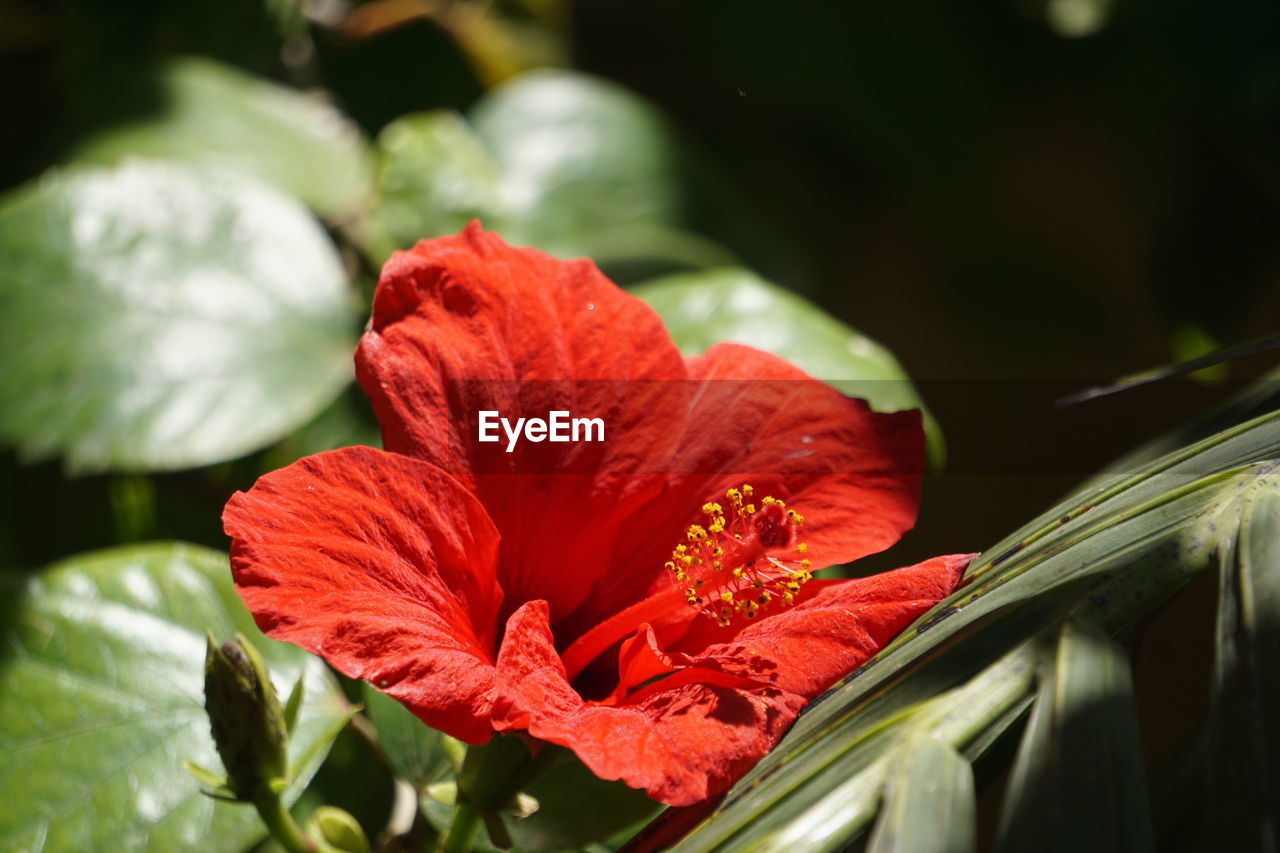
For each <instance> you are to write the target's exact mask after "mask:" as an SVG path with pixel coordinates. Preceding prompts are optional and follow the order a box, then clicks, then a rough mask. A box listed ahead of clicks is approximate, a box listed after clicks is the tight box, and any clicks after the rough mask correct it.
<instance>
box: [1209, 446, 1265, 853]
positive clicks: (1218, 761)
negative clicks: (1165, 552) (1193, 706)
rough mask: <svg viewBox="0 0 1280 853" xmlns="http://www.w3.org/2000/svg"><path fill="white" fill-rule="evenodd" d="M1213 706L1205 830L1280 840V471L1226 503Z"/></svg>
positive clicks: (1241, 841) (1256, 845) (1230, 844)
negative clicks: (1279, 835)
mask: <svg viewBox="0 0 1280 853" xmlns="http://www.w3.org/2000/svg"><path fill="white" fill-rule="evenodd" d="M1213 528H1214V529H1212V530H1207V531H1206V534H1207V535H1214V534H1216V535H1217V536H1218V537H1219V541H1220V543H1221V544H1220V546H1219V550H1220V554H1221V563H1220V566H1219V569H1220V576H1219V584H1218V589H1219V601H1218V631H1217V649H1216V660H1215V662H1214V679H1213V696H1212V703H1211V713H1210V733H1209V750H1208V758H1207V766H1208V780H1207V781H1208V783H1209V784H1208V796H1207V797H1206V810H1207V814H1206V820H1207V824H1208V826H1207V832H1208V835H1207V837H1211V838H1213V839H1215V841H1216V842H1217V843H1218V844H1220V845H1221V849H1224V850H1227V849H1229V850H1241V851H1247V850H1269V849H1274V848H1275V847H1276V844H1277V842H1280V837H1278V834H1280V723H1278V721H1280V471H1277V472H1274V473H1272V474H1271V476H1269V477H1266V478H1262V479H1259V480H1258V481H1256V482H1254V483H1252V484H1250V485H1249V486H1248V487H1247V488H1246V489H1244V490H1243V491H1241V492H1239V493H1237V494H1233V495H1231V496H1230V498H1229V500H1228V501H1226V502H1225V506H1224V507H1223V511H1222V512H1220V513H1218V514H1217V515H1216V516H1215V518H1214V520H1213Z"/></svg>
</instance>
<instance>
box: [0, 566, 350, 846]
mask: <svg viewBox="0 0 1280 853" xmlns="http://www.w3.org/2000/svg"><path fill="white" fill-rule="evenodd" d="M4 601H5V603H6V606H7V607H11V608H12V612H11V613H8V614H6V618H5V619H4V626H5V627H4V637H3V643H0V649H3V655H4V657H3V660H2V661H0V754H3V755H4V756H5V760H4V761H3V762H0V849H4V850H41V849H43V850H112V851H135V850H154V851H170V850H196V849H199V850H227V851H232V850H241V849H243V848H244V847H245V846H246V845H248V844H251V843H253V842H254V841H255V840H257V839H259V838H261V837H262V836H263V835H264V834H265V830H264V829H263V828H262V826H261V823H260V822H259V820H258V816H257V814H256V813H255V812H254V810H253V809H252V808H250V807H247V806H244V805H241V804H228V803H220V802H215V801H214V800H212V799H210V798H208V797H206V796H204V795H203V794H201V793H200V789H199V785H198V784H197V782H196V780H195V779H193V778H192V777H191V776H190V775H188V771H187V770H186V769H184V766H183V764H184V762H185V761H190V762H193V763H195V764H197V765H201V766H203V767H206V768H211V769H212V768H217V769H220V768H221V764H220V762H219V760H218V756H217V753H216V752H215V750H214V746H213V740H212V738H211V737H210V734H209V720H208V718H207V717H206V715H205V711H204V697H203V692H202V684H203V680H204V674H203V667H204V664H203V654H204V643H205V638H204V631H205V629H209V630H212V631H213V633H214V635H215V636H218V637H229V636H231V635H232V634H233V633H234V632H236V631H241V632H243V633H245V634H247V635H249V636H252V637H253V642H254V643H255V644H256V645H257V646H258V648H259V650H260V651H261V652H262V654H263V656H264V658H265V659H266V660H267V662H268V664H269V665H270V668H271V671H272V678H273V680H274V682H275V684H276V688H277V690H280V691H282V692H283V693H285V694H287V693H288V691H289V689H290V688H291V687H292V686H293V684H294V683H295V682H296V681H297V680H298V679H299V678H303V679H305V684H306V688H305V690H306V692H305V696H304V699H303V702H302V707H301V716H300V718H299V721H298V726H297V729H296V730H295V731H294V733H293V736H292V738H291V740H290V745H289V758H290V762H291V764H292V765H293V766H294V767H295V773H296V775H295V778H294V782H293V785H292V786H291V788H290V795H289V796H290V799H294V798H296V797H297V795H298V794H299V793H300V791H301V789H302V787H303V786H304V785H305V783H306V781H307V780H308V779H310V777H311V775H312V774H313V773H314V772H315V771H316V769H317V767H318V766H319V764H320V762H321V761H322V760H323V758H324V755H325V753H326V752H327V751H328V747H329V743H330V741H331V740H332V738H333V737H334V735H336V733H337V730H338V729H339V728H340V727H341V725H342V724H343V722H344V721H345V719H346V709H347V705H346V702H345V700H344V699H343V698H342V695H341V693H340V692H339V690H338V688H337V685H336V683H335V681H334V679H333V677H332V676H331V675H330V674H329V671H328V669H327V668H326V667H325V665H324V663H323V662H322V661H320V660H319V659H318V658H315V657H312V656H311V655H308V654H306V653H305V652H302V651H301V650H299V649H298V648H296V647H294V646H289V645H285V644H282V643H276V642H274V641H271V640H268V639H266V638H265V637H263V636H262V635H261V634H259V633H258V631H257V629H256V628H255V627H254V624H253V618H252V616H250V614H249V612H248V611H247V610H245V608H244V606H243V605H242V604H241V603H240V600H239V598H238V596H237V595H236V593H235V590H234V588H233V587H232V584H231V573H230V570H229V568H228V565H227V558H226V555H225V554H221V553H218V552H215V551H210V550H207V549H204V548H197V547H195V546H191V545H182V544H156V545H147V546H134V547H127V548H119V549H114V550H110V551H102V552H97V553H93V554H86V555H81V556H78V557H73V558H71V559H70V560H67V561H65V562H62V563H59V564H57V565H54V566H52V567H50V568H49V569H47V570H46V571H45V572H43V573H42V574H40V575H37V576H35V577H33V578H31V579H30V580H28V581H25V582H24V583H22V584H21V585H20V586H19V587H18V588H17V589H11V590H9V591H8V594H7V595H6V597H5V599H4Z"/></svg>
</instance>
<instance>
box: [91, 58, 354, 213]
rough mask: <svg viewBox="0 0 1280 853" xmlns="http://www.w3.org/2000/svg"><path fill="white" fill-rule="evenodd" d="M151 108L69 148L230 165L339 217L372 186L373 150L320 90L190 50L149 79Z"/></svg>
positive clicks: (105, 156)
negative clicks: (156, 100)
mask: <svg viewBox="0 0 1280 853" xmlns="http://www.w3.org/2000/svg"><path fill="white" fill-rule="evenodd" d="M147 82H148V84H149V87H150V88H152V89H154V90H155V92H156V94H157V96H158V98H159V103H158V105H157V107H156V109H155V111H154V113H153V114H150V115H147V116H146V117H144V118H141V119H138V120H135V121H131V122H128V123H126V124H122V125H119V126H117V127H114V128H111V129H109V130H107V131H104V132H102V133H100V134H98V135H96V136H94V137H92V138H90V139H88V140H86V141H85V142H84V143H83V144H81V145H80V146H79V147H78V148H77V149H76V150H75V151H74V152H73V153H72V156H73V158H74V159H76V160H79V161H81V162H84V163H94V164H99V165H115V164H117V163H120V162H121V161H123V160H125V159H127V158H131V157H146V158H153V159H160V160H176V161H181V162H186V163H198V164H203V165H213V166H218V167H224V168H227V169H229V170H231V171H238V172H242V173H244V174H246V175H249V176H251V177H254V178H257V179H259V180H262V181H265V182H267V183H270V184H273V185H274V186H275V187H276V188H277V189H280V190H282V191H283V192H286V193H288V194H290V195H293V196H296V197H297V198H299V199H301V200H302V201H303V202H305V203H306V204H308V205H310V206H311V207H312V208H314V209H315V210H316V211H317V212H319V213H320V214H322V215H324V216H326V217H328V218H330V219H340V218H343V217H345V216H347V215H350V214H351V213H353V212H355V210H356V209H357V208H358V207H360V206H361V205H362V204H364V203H365V202H366V201H367V200H368V198H369V195H370V194H371V192H372V184H373V155H372V151H371V150H370V148H369V145H368V143H366V142H365V140H364V139H363V138H362V137H361V135H360V133H359V131H358V130H357V129H356V127H355V125H354V124H353V123H352V122H351V121H350V120H349V119H347V117H346V116H344V115H343V114H342V113H341V112H339V111H338V110H337V109H336V108H335V107H334V106H333V105H332V104H331V103H329V102H328V101H326V100H325V99H324V97H322V96H321V95H320V94H303V93H302V92H298V91H296V90H293V89H288V88H285V87H284V86H279V85H277V84H275V83H272V82H270V81H268V80H264V79H262V78H260V77H255V76H253V75H250V74H246V73H244V72H243V71H238V70H236V69H234V68H232V67H230V66H227V65H222V64H220V63H217V62H214V61H212V60H209V59H201V58H196V57H184V58H179V59H173V60H170V61H169V62H167V63H165V64H164V65H162V66H160V67H159V68H158V69H157V70H156V72H155V73H154V78H153V79H151V80H149V81H147Z"/></svg>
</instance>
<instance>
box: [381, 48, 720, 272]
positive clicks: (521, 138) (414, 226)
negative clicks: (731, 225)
mask: <svg viewBox="0 0 1280 853" xmlns="http://www.w3.org/2000/svg"><path fill="white" fill-rule="evenodd" d="M377 144H378V148H379V150H380V153H381V155H382V166H381V169H380V172H379V177H378V198H377V202H376V204H375V206H374V209H373V211H372V213H371V216H370V217H369V219H368V220H367V221H366V222H365V223H364V237H363V240H364V242H365V245H366V248H367V250H368V251H369V253H370V254H371V255H372V256H373V259H374V260H375V261H376V262H381V261H382V260H384V259H385V257H386V255H387V254H388V253H389V252H390V251H391V250H392V249H395V248H407V247H409V246H411V245H413V244H414V243H416V242H417V241H418V240H419V239H422V238H425V237H434V236H438V235H440V234H446V233H451V232H454V231H457V230H459V229H460V228H461V227H462V226H463V225H465V224H466V223H467V221H469V220H470V219H473V218H479V219H480V220H481V221H482V222H483V223H484V225H485V226H486V227H488V228H490V229H493V230H496V231H499V232H500V233H501V234H502V235H503V238H504V239H506V240H507V241H508V242H510V243H513V244H528V245H531V246H535V247H537V248H539V249H542V250H544V251H546V252H549V253H551V254H553V255H559V256H562V257H578V256H583V255H585V256H589V257H591V258H592V259H593V260H595V261H596V262H597V263H599V264H601V265H602V266H603V265H609V264H622V263H626V264H640V263H644V262H648V263H651V264H654V265H657V266H660V267H666V268H668V269H669V268H671V267H672V266H675V267H690V266H693V267H698V266H707V265H710V264H716V263H726V262H730V261H732V257H731V256H730V255H728V253H726V252H725V250H723V249H722V248H720V247H719V246H716V245H715V244H713V243H711V242H709V241H707V240H704V239H702V238H700V237H697V236H695V235H693V234H690V233H688V232H685V231H682V230H680V227H679V226H680V223H681V201H682V200H681V197H680V183H679V180H678V176H677V174H676V155H675V147H674V144H673V142H672V140H671V137H670V132H669V130H668V129H667V128H666V126H665V124H664V123H663V122H662V120H661V118H660V117H659V116H658V115H657V114H656V113H655V112H654V111H653V110H652V108H651V107H649V106H648V105H647V104H646V103H644V102H643V101H641V100H640V99H638V98H636V97H635V96H634V95H632V94H630V93H629V92H627V91H626V90H625V89H622V88H621V87H618V86H615V85H613V84H611V83H607V82H605V81H603V80H598V79H596V78H593V77H590V76H587V75H583V74H575V73H572V72H567V71H535V72H530V73H527V74H523V75H520V76H519V77H516V78H515V79H514V80H512V81H511V82H510V83H507V84H506V85H504V86H501V87H499V88H498V89H495V90H494V91H493V92H492V93H491V94H489V95H488V96H487V97H485V98H484V99H482V100H481V101H480V102H479V103H478V104H477V105H476V107H475V109H474V110H473V111H472V115H471V123H470V124H468V123H467V122H466V121H465V120H464V119H462V118H461V117H460V116H458V115H456V114H454V113H447V112H440V113H427V114H419V115H412V116H406V117H404V118H401V119H399V120H397V121H395V122H392V123H391V124H389V125H387V127H386V128H384V129H383V131H382V133H381V134H380V135H379V137H378V140H377Z"/></svg>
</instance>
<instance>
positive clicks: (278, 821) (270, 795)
mask: <svg viewBox="0 0 1280 853" xmlns="http://www.w3.org/2000/svg"><path fill="white" fill-rule="evenodd" d="M253 805H254V807H255V808H257V810H258V814H259V816H261V818H262V822H263V823H264V824H266V826H267V829H268V830H270V832H271V836H272V837H273V838H274V839H275V840H276V841H278V842H280V846H281V847H283V848H284V849H285V850H287V851H289V853H315V851H316V845H315V842H313V841H312V840H311V839H309V838H307V836H306V835H304V834H303V833H302V829H301V828H300V827H299V826H298V824H297V822H296V821H295V820H294V819H293V815H292V814H290V813H289V809H288V808H286V807H285V804H284V800H282V799H281V798H280V795H279V794H276V793H274V792H272V791H264V792H263V793H261V794H259V795H258V796H257V797H255V798H254V800H253Z"/></svg>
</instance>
